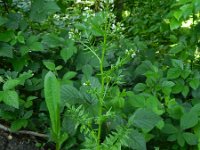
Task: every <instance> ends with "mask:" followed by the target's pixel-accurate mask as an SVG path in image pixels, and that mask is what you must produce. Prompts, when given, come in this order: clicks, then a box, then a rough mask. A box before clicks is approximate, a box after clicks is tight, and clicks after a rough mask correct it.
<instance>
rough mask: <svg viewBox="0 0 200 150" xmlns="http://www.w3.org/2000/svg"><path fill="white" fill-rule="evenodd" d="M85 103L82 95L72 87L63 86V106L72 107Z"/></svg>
mask: <svg viewBox="0 0 200 150" xmlns="http://www.w3.org/2000/svg"><path fill="white" fill-rule="evenodd" d="M82 101H83V97H82V95H81V93H80V92H79V91H78V90H77V89H76V88H75V87H73V86H72V85H62V86H61V102H62V105H65V104H66V103H69V104H70V105H73V104H77V103H80V102H82Z"/></svg>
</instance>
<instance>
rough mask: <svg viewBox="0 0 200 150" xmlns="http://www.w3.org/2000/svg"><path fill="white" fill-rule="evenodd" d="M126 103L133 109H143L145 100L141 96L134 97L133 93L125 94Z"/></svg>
mask: <svg viewBox="0 0 200 150" xmlns="http://www.w3.org/2000/svg"><path fill="white" fill-rule="evenodd" d="M127 96H128V103H129V104H130V105H131V106H133V107H139V108H141V107H145V98H144V96H143V95H139V94H138V95H135V94H134V93H133V92H127Z"/></svg>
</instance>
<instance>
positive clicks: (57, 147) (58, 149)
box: [56, 141, 60, 150]
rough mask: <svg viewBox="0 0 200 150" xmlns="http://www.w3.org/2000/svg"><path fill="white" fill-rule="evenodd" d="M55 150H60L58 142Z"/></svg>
mask: <svg viewBox="0 0 200 150" xmlns="http://www.w3.org/2000/svg"><path fill="white" fill-rule="evenodd" d="M56 150H60V143H59V141H57V142H56Z"/></svg>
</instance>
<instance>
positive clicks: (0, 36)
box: [0, 30, 15, 42]
mask: <svg viewBox="0 0 200 150" xmlns="http://www.w3.org/2000/svg"><path fill="white" fill-rule="evenodd" d="M13 38H15V34H14V31H11V30H10V31H4V32H2V33H0V41H1V42H9V41H11V40H12V39H13Z"/></svg>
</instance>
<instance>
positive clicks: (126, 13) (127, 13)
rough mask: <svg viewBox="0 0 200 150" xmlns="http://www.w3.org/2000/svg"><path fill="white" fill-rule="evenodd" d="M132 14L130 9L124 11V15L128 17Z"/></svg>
mask: <svg viewBox="0 0 200 150" xmlns="http://www.w3.org/2000/svg"><path fill="white" fill-rule="evenodd" d="M130 14H131V13H130V11H128V10H125V11H123V13H122V16H123V17H124V18H126V17H128V16H130Z"/></svg>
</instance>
